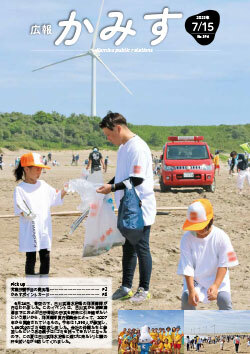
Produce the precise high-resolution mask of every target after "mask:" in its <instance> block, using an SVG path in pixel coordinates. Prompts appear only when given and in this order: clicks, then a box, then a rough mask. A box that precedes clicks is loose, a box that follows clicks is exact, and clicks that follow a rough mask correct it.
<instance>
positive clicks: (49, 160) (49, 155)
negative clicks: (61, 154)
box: [48, 152, 52, 162]
mask: <svg viewBox="0 0 250 354" xmlns="http://www.w3.org/2000/svg"><path fill="white" fill-rule="evenodd" d="M51 160H52V153H51V152H49V153H48V162H51Z"/></svg>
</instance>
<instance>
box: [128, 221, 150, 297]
mask: <svg viewBox="0 0 250 354" xmlns="http://www.w3.org/2000/svg"><path fill="white" fill-rule="evenodd" d="M150 228H151V226H144V229H143V233H144V235H143V237H142V238H141V239H140V241H139V242H138V243H137V244H136V245H134V246H133V245H131V243H130V242H129V241H128V240H126V242H125V244H124V245H123V256H122V273H123V276H122V285H123V286H125V287H127V288H132V283H133V278H134V272H135V268H136V263H137V258H138V261H139V273H140V282H139V287H142V288H144V290H146V291H147V290H148V289H149V282H150V277H151V272H152V257H151V253H150V248H149V234H150Z"/></svg>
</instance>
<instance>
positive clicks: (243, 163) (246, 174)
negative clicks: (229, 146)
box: [232, 151, 250, 194]
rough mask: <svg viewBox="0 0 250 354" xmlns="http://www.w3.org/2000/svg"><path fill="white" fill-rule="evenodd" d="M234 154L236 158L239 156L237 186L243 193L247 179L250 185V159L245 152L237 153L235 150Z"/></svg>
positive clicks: (240, 192)
mask: <svg viewBox="0 0 250 354" xmlns="http://www.w3.org/2000/svg"><path fill="white" fill-rule="evenodd" d="M232 154H233V156H234V157H235V158H236V156H237V171H238V176H237V188H238V190H239V194H242V193H243V186H244V182H245V179H246V180H247V183H248V186H250V171H249V167H248V160H247V156H246V155H245V154H237V152H236V151H233V152H232Z"/></svg>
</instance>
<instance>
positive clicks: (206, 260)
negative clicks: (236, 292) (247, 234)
mask: <svg viewBox="0 0 250 354" xmlns="http://www.w3.org/2000/svg"><path fill="white" fill-rule="evenodd" d="M183 230H186V231H187V232H185V234H184V235H183V237H182V239H181V246H180V248H181V256H180V262H179V265H178V272H177V273H178V274H179V275H183V276H184V289H183V294H182V310H195V309H196V306H197V305H198V303H199V302H204V303H206V302H209V301H213V300H217V305H218V307H219V310H232V302H231V291H230V279H229V271H228V267H233V266H236V265H238V260H237V257H236V254H235V252H234V249H233V246H232V244H231V241H230V239H229V237H228V235H227V234H226V233H225V232H224V231H223V230H221V229H219V228H218V227H216V226H213V207H212V204H211V203H210V202H209V200H207V199H198V200H196V201H194V202H193V203H192V204H191V205H190V206H189V208H188V213H187V220H186V221H185V223H184V225H183Z"/></svg>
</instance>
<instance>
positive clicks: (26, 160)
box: [21, 152, 50, 169]
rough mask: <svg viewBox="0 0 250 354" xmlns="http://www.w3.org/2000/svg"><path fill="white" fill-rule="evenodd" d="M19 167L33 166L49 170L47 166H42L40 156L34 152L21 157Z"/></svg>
mask: <svg viewBox="0 0 250 354" xmlns="http://www.w3.org/2000/svg"><path fill="white" fill-rule="evenodd" d="M21 166H22V167H25V166H35V167H41V168H47V169H50V167H49V166H46V165H44V163H43V158H42V156H41V155H40V154H37V153H36V152H29V153H27V154H24V155H23V156H21Z"/></svg>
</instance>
